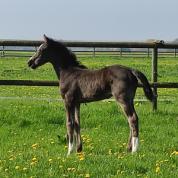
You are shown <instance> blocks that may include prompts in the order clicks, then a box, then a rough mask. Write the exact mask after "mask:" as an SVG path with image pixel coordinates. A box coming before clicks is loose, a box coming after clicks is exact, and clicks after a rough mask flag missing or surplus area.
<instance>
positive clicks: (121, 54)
mask: <svg viewBox="0 0 178 178" xmlns="http://www.w3.org/2000/svg"><path fill="white" fill-rule="evenodd" d="M120 57H122V48H120Z"/></svg>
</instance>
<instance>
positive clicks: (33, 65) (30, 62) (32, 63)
mask: <svg viewBox="0 0 178 178" xmlns="http://www.w3.org/2000/svg"><path fill="white" fill-rule="evenodd" d="M28 66H29V67H31V68H32V69H36V67H37V65H36V64H35V60H34V59H30V60H29V61H28Z"/></svg>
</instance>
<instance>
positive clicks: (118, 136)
mask: <svg viewBox="0 0 178 178" xmlns="http://www.w3.org/2000/svg"><path fill="white" fill-rule="evenodd" d="M27 60H28V59H27V58H9V59H8V58H2V59H0V79H30V80H31V79H35V80H56V79H57V78H56V76H55V74H54V71H53V69H52V67H51V65H50V64H47V65H45V66H42V67H41V68H39V69H37V70H35V71H33V70H31V69H29V68H28V67H27V65H26V62H27ZM80 61H81V62H82V63H83V64H85V65H87V66H88V67H90V68H100V67H104V66H107V65H111V64H122V65H126V66H130V67H133V68H136V69H139V70H141V71H143V72H144V73H145V74H146V76H147V77H148V79H149V80H151V67H150V66H151V59H150V58H119V57H95V58H93V57H81V58H80ZM158 63H159V68H158V74H159V76H158V80H159V81H162V82H178V75H177V72H178V71H177V69H178V59H176V58H159V62H158ZM158 94H159V100H158V111H157V112H152V106H151V103H149V102H145V101H140V99H145V97H144V96H143V92H142V89H138V91H137V96H136V100H135V106H136V110H137V113H138V116H139V119H140V149H139V152H138V153H137V154H134V155H132V154H130V153H127V151H126V143H127V139H128V133H129V129H128V124H127V120H126V119H125V117H124V115H123V113H122V111H121V109H120V107H118V106H117V104H116V103H115V102H113V101H112V100H105V101H101V102H95V103H90V104H87V105H83V106H82V108H81V127H82V138H83V141H84V151H83V153H82V154H80V155H75V154H74V155H72V156H70V157H69V158H67V157H66V153H67V148H66V143H65V138H64V135H65V132H66V130H65V110H64V106H63V103H62V102H61V101H58V99H60V95H59V90H58V87H21V86H18V87H15V86H0V135H1V137H0V177H17V178H18V177H151V178H152V177H171V178H172V177H177V175H178V138H177V135H178V110H177V107H178V99H177V97H178V90H177V89H159V90H158Z"/></svg>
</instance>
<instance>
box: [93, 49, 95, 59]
mask: <svg viewBox="0 0 178 178" xmlns="http://www.w3.org/2000/svg"><path fill="white" fill-rule="evenodd" d="M93 57H95V47H94V48H93Z"/></svg>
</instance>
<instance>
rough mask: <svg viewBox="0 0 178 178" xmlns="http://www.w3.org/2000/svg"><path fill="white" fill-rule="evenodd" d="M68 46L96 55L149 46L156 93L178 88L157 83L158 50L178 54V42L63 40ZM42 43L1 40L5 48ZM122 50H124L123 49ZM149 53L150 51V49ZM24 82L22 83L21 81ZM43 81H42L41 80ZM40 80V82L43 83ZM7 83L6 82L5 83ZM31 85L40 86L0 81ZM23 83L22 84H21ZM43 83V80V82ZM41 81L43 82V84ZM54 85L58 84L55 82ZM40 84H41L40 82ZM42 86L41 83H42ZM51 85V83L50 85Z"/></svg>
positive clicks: (0, 43)
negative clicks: (107, 50) (103, 50)
mask: <svg viewBox="0 0 178 178" xmlns="http://www.w3.org/2000/svg"><path fill="white" fill-rule="evenodd" d="M63 42H64V44H65V45H66V46H67V47H82V48H86V47H87V48H93V49H94V55H95V52H96V51H95V49H96V48H129V49H131V48H147V49H151V56H152V73H151V75H152V84H151V85H152V87H153V92H154V95H155V96H157V88H158V87H161V88H178V83H157V77H158V72H157V68H158V50H159V49H175V50H174V53H175V56H176V49H178V44H173V43H164V41H154V42H86V41H85V42H84V41H83V42H81V41H63ZM41 43H42V41H27V40H18V41H17V40H0V46H2V47H3V48H4V47H5V46H27V47H37V46H39V45H40V44H41ZM121 52H122V51H121ZM148 52H149V55H150V51H149V50H148ZM21 82H22V83H21ZM41 82H42V81H41ZM41 82H40V83H41ZM5 83H6V84H5ZM7 83H8V85H31V86H38V84H39V83H38V82H36V81H28V82H26V81H10V80H9V81H8V82H7V81H6V82H5V81H3V80H1V81H0V85H7ZM20 83H21V84H20ZM42 83H43V82H42ZM42 83H41V84H42ZM50 83H51V82H50ZM43 84H45V86H46V85H47V86H49V83H48V82H47V83H46V82H44V83H43ZM51 84H52V85H55V86H56V85H57V84H56V83H55V82H52V83H51ZM39 85H40V84H39ZM40 86H41V85H40ZM50 86H51V85H50ZM156 109H157V97H156V98H155V100H154V102H153V110H156Z"/></svg>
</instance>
